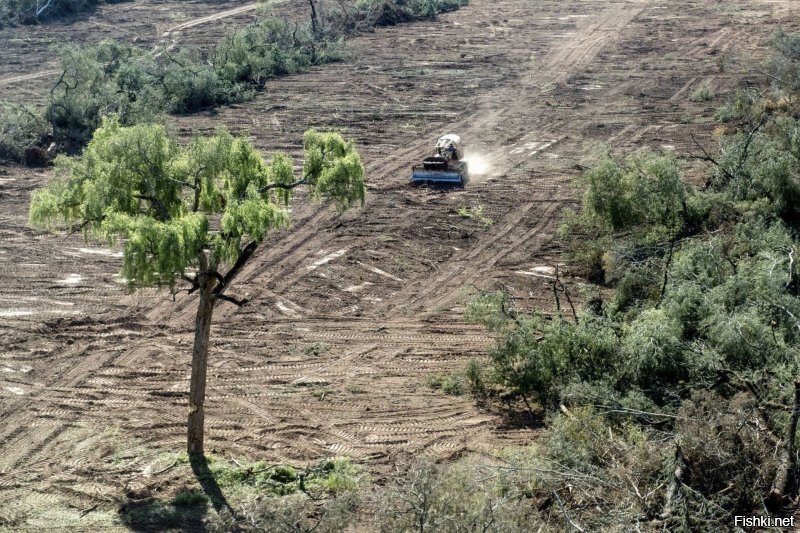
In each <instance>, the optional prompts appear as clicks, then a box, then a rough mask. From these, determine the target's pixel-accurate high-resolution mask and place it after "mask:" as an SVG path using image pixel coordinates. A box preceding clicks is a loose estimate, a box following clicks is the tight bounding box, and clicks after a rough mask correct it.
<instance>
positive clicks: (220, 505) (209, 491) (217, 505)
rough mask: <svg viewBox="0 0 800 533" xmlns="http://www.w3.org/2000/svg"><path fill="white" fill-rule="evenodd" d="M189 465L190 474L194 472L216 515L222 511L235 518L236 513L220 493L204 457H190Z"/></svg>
mask: <svg viewBox="0 0 800 533" xmlns="http://www.w3.org/2000/svg"><path fill="white" fill-rule="evenodd" d="M189 463H190V464H191V465H192V472H194V475H195V477H196V478H197V481H198V482H199V483H200V486H201V487H202V488H203V492H205V493H206V496H208V499H209V500H211V504H212V505H213V506H214V510H215V511H216V512H217V514H218V515H222V514H223V511H227V513H229V514H230V516H232V517H233V518H236V513H234V512H233V508H232V507H231V506H230V504H229V503H228V500H227V499H226V498H225V495H224V494H223V493H222V489H220V487H219V484H218V483H217V480H216V479H215V478H214V474H212V473H211V469H210V468H208V459H206V457H205V455H195V456H192V457H190V458H189Z"/></svg>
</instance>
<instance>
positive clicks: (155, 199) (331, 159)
mask: <svg viewBox="0 0 800 533" xmlns="http://www.w3.org/2000/svg"><path fill="white" fill-rule="evenodd" d="M303 141H304V148H305V162H304V165H303V174H302V176H301V177H299V178H298V177H296V176H295V174H294V169H293V166H292V161H291V159H290V158H289V157H288V156H286V155H284V154H280V153H279V154H275V155H274V156H273V157H272V160H271V161H270V162H269V163H266V162H265V161H264V159H263V158H262V157H261V155H260V154H259V153H258V151H256V150H255V148H253V146H252V145H251V144H250V142H248V141H247V140H246V139H242V138H235V137H233V136H232V135H231V134H230V133H228V132H227V131H221V132H219V133H217V134H216V135H214V136H211V137H203V138H196V139H194V140H193V141H192V142H190V143H188V144H187V145H181V144H179V143H178V142H177V141H176V139H175V138H173V137H172V136H171V135H170V134H168V132H167V131H166V130H165V128H164V127H163V126H159V125H153V124H144V125H137V126H133V127H122V126H121V125H120V124H119V122H118V121H117V120H116V119H115V118H108V119H105V120H104V122H103V124H102V126H101V127H100V128H99V129H97V131H96V132H95V133H94V136H93V138H92V140H91V142H90V143H89V145H88V146H87V147H86V149H85V150H84V152H83V155H82V156H81V157H79V158H69V157H66V156H61V157H59V158H58V159H57V160H56V176H57V178H56V180H55V181H54V182H53V183H52V184H50V185H49V186H48V187H46V188H43V189H39V190H36V191H34V193H33V196H32V199H31V207H30V221H31V223H32V224H33V225H36V226H39V227H43V228H49V229H53V228H56V227H59V226H61V225H62V224H63V225H64V226H67V227H71V228H72V230H73V231H83V232H84V236H85V237H86V238H89V237H90V236H91V237H95V238H100V239H106V240H108V241H109V242H110V243H111V244H112V245H114V244H115V243H116V242H120V241H121V242H122V244H123V246H124V255H123V268H122V275H123V276H124V277H125V278H126V279H127V280H128V283H129V284H130V287H131V288H138V287H153V286H168V287H170V288H172V289H173V290H175V287H176V283H177V282H179V281H183V282H188V283H189V284H190V287H189V288H188V292H189V293H190V294H193V293H197V294H198V295H199V299H198V306H197V317H196V320H195V334H194V335H195V336H194V350H193V354H192V377H191V383H190V388H189V425H188V442H187V449H188V452H189V454H190V455H191V456H199V455H203V421H204V412H203V404H204V401H205V389H206V366H207V359H208V343H209V335H210V332H211V317H212V314H213V312H214V307H215V305H216V304H217V303H219V302H221V301H226V302H231V303H233V304H235V305H239V306H241V305H243V304H244V303H245V302H246V301H239V300H237V299H235V298H233V297H232V296H230V295H229V294H227V292H228V289H229V288H230V287H231V284H232V283H233V281H234V279H235V278H236V276H237V274H239V272H241V270H242V268H243V267H244V265H245V264H246V263H247V261H248V260H249V259H250V258H251V257H253V254H254V252H255V251H256V248H257V247H258V245H259V244H260V243H261V242H262V241H263V239H264V237H265V236H266V235H267V233H268V232H269V231H270V230H274V229H278V228H282V227H285V226H287V225H288V223H289V211H288V207H289V202H290V200H291V198H292V192H293V190H294V189H295V188H297V187H300V186H305V187H307V188H308V189H309V191H310V193H311V196H312V197H315V198H323V199H329V200H332V201H333V202H335V204H336V206H337V207H338V208H339V209H340V210H345V209H347V208H349V207H351V206H352V205H354V204H360V205H363V203H364V199H365V194H366V189H365V186H364V167H363V165H362V164H361V158H360V157H359V155H358V153H357V152H356V151H355V149H354V148H353V145H352V143H350V142H347V141H345V140H344V139H343V138H342V137H341V136H340V135H339V134H338V133H320V132H317V131H315V130H309V131H307V132H306V133H305V135H304V138H303ZM62 227H63V226H62Z"/></svg>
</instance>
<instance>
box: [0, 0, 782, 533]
mask: <svg viewBox="0 0 800 533" xmlns="http://www.w3.org/2000/svg"><path fill="white" fill-rule="evenodd" d="M176 4H178V3H177V2H169V1H159V2H155V1H153V2H144V1H142V2H133V3H131V4H116V5H109V6H105V7H103V8H102V9H100V10H98V11H97V12H94V13H91V14H88V15H87V16H85V17H84V18H81V19H78V20H74V21H71V22H67V23H63V25H59V26H49V28H52V27H57V28H59V29H58V31H54V32H53V33H52V34H51V36H52V38H53V39H55V40H56V42H61V41H58V40H59V39H61V40H71V38H69V39H68V36H70V35H76V34H78V32H79V31H81V32H85V33H81V35H83V37H82V38H83V39H86V40H87V41H90V40H98V39H100V38H103V37H107V36H120V37H123V38H131V36H132V35H139V36H142V35H145V34H146V35H151V36H153V35H155V37H150V39H151V41H148V42H150V43H152V42H155V40H157V39H158V38H160V36H161V35H163V34H164V32H165V31H166V30H162V29H161V28H159V31H158V32H154V31H152V29H153V27H154V26H156V27H158V24H161V22H159V21H161V20H162V19H163V20H164V21H165V22H164V24H166V25H169V22H168V21H169V20H170V16H171V15H170V14H171V13H173V10H172V7H171V6H174V5H176ZM180 4H187V3H180ZM792 4H793V1H792V0H786V1H774V0H773V1H769V0H750V1H740V2H728V1H725V2H706V1H688V0H682V1H680V2H675V1H674V0H650V1H634V0H620V1H612V0H597V1H592V2H588V1H581V0H549V1H548V0H543V1H537V2H531V1H529V0H500V1H489V0H473V1H472V2H471V4H470V5H469V6H468V7H466V8H464V9H462V10H460V11H458V12H455V13H452V14H449V15H447V16H444V17H441V19H440V20H439V21H436V22H426V23H418V24H414V25H406V26H399V27H394V28H385V29H380V30H378V31H376V32H374V33H371V34H368V35H364V36H362V37H360V38H358V39H356V40H353V41H352V42H351V45H350V52H349V58H348V60H347V61H345V62H344V63H341V64H338V65H332V66H326V67H324V68H319V69H315V70H313V71H312V72H310V73H307V74H304V75H299V76H294V77H291V78H287V79H283V80H279V81H275V82H272V83H269V84H268V86H267V90H266V92H265V93H263V94H261V95H260V96H259V97H258V98H257V99H256V100H255V101H253V102H250V103H248V104H245V105H240V106H235V107H230V108H223V109H220V110H219V111H218V112H215V113H209V114H205V115H192V116H186V117H180V118H177V119H175V123H176V127H177V128H178V131H179V132H180V133H181V134H182V135H186V136H188V135H191V134H194V133H197V132H201V133H202V132H207V131H212V130H214V129H215V128H218V127H220V126H227V127H228V128H230V129H231V130H233V131H234V132H235V133H239V134H245V135H249V136H251V137H252V138H253V139H254V142H255V143H256V144H257V145H258V146H259V147H260V148H262V149H264V150H265V151H266V152H272V151H274V150H285V151H288V152H290V153H292V154H293V155H295V156H297V155H298V154H299V150H300V141H301V136H302V132H303V130H304V129H306V128H307V127H310V126H316V127H321V128H328V127H333V128H337V129H340V130H342V131H344V132H345V133H346V135H348V136H349V137H351V138H353V139H355V140H356V142H357V144H358V148H359V150H360V152H361V153H362V155H363V158H364V161H365V165H366V167H367V179H368V182H369V196H368V201H367V205H366V207H364V208H363V209H358V210H355V211H353V212H350V213H348V214H346V215H343V216H340V215H337V214H336V213H335V212H334V211H332V210H331V209H329V208H327V207H324V206H320V205H317V204H314V203H311V202H308V201H306V199H305V198H303V197H300V198H298V201H297V204H296V205H295V207H294V209H293V213H292V215H293V220H294V226H293V228H292V230H291V231H288V232H283V233H281V234H278V235H275V236H274V237H273V238H271V239H270V240H269V242H267V243H266V244H265V245H264V246H263V247H262V248H261V250H260V252H259V253H258V254H257V257H256V258H255V260H254V261H252V262H251V264H250V265H249V267H248V268H247V270H246V271H245V272H244V274H243V275H242V276H241V277H240V278H239V280H238V282H237V283H236V286H235V289H234V290H233V291H232V292H233V293H235V294H237V295H239V296H246V297H248V298H249V299H250V300H251V303H250V304H249V305H247V306H246V307H244V308H243V309H236V308H233V307H231V306H229V305H228V304H223V305H221V306H220V307H219V308H218V309H217V311H216V314H215V320H216V322H215V326H214V328H213V332H212V336H213V345H212V346H213V349H212V355H211V358H210V371H209V383H208V387H209V388H208V400H207V415H206V427H207V432H208V434H207V448H208V449H209V450H211V451H213V452H215V453H218V454H221V455H224V456H229V457H241V458H248V459H251V460H255V459H264V460H267V461H276V462H278V461H285V462H291V463H297V464H302V463H304V462H306V461H310V460H314V459H317V458H320V457H325V456H330V455H337V456H341V455H344V456H349V457H352V458H354V459H355V460H356V461H358V462H361V463H363V464H364V465H365V466H366V467H367V468H368V469H369V470H371V471H372V472H374V473H375V474H376V476H377V477H378V478H380V476H381V475H382V474H384V473H387V472H388V471H390V470H391V469H392V468H393V466H394V465H395V463H397V462H398V461H403V460H405V459H406V458H408V457H411V456H414V455H418V454H420V453H423V452H426V453H431V454H434V455H436V456H438V457H448V456H452V455H454V454H458V453H462V452H465V451H481V450H487V449H491V448H497V447H501V446H507V445H523V444H525V443H527V442H530V441H531V439H534V438H535V435H536V421H535V420H532V419H531V418H530V417H526V416H523V415H519V416H508V415H506V416H502V415H501V414H500V412H501V410H496V409H493V408H492V407H491V406H480V405H476V403H475V402H474V401H473V400H471V399H470V398H469V397H466V396H462V397H457V396H448V395H445V394H443V393H442V392H440V391H436V390H433V389H431V388H429V387H427V386H426V380H427V378H428V377H429V376H432V375H443V374H446V373H448V372H450V371H452V370H454V369H459V368H462V367H463V365H464V364H465V363H466V362H467V361H468V359H469V358H471V357H481V356H483V355H484V354H485V353H486V351H487V349H488V348H489V347H490V346H491V344H492V339H491V338H490V337H489V336H488V335H487V334H486V333H485V332H484V331H483V330H482V329H481V328H479V327H477V326H473V325H468V324H466V323H465V321H464V318H463V311H464V307H465V303H466V302H467V301H468V300H469V298H470V296H471V295H473V294H474V293H475V292H476V291H477V290H479V289H485V288H496V287H499V286H507V287H510V288H511V290H512V292H513V294H514V296H515V303H516V305H518V306H520V307H522V308H526V309H539V310H541V311H544V312H548V313H552V312H555V304H554V300H553V297H552V282H553V273H554V271H555V267H556V265H557V264H561V265H562V266H560V267H559V268H560V271H561V277H562V280H564V281H565V282H566V283H568V284H570V286H571V287H574V291H573V292H574V294H575V295H576V299H579V296H578V293H579V290H578V284H579V283H580V278H579V277H577V276H575V275H571V274H570V271H569V269H568V267H567V266H564V265H563V263H564V258H563V250H562V248H561V246H560V244H559V242H558V239H557V227H558V220H559V213H560V212H561V211H562V209H564V208H565V207H570V206H575V205H576V203H577V193H576V191H575V188H574V186H573V184H574V180H575V177H576V176H577V175H579V173H580V169H581V168H582V165H583V164H585V159H584V157H585V155H586V154H587V153H588V152H589V151H590V150H591V148H592V147H593V146H594V145H595V144H596V143H606V144H608V145H610V146H611V147H612V148H613V149H614V150H631V149H636V148H639V147H650V148H654V149H663V150H674V151H675V152H676V153H678V154H679V155H681V156H688V155H690V154H692V153H695V152H697V151H698V150H697V149H696V146H695V144H694V141H693V139H692V136H694V137H695V138H696V139H697V141H698V142H700V143H703V144H704V145H707V146H708V145H711V144H713V140H712V138H711V131H710V130H711V129H712V127H713V126H712V118H711V117H712V115H713V110H714V108H715V107H716V106H718V105H720V104H721V103H722V102H723V101H724V99H725V97H726V95H729V94H730V91H731V90H732V88H733V87H735V86H737V85H741V84H747V83H759V84H760V83H762V82H763V80H761V79H756V78H752V79H749V80H748V79H746V78H744V77H743V76H742V75H741V73H742V72H744V71H745V70H747V69H749V68H750V67H752V66H754V65H757V62H758V61H760V60H762V59H763V57H764V55H765V54H766V44H767V41H768V37H769V35H770V34H771V33H772V32H773V31H774V30H775V29H777V28H778V27H779V25H781V26H783V27H785V28H789V29H791V24H792V22H791V13H790V8H791V7H792ZM191 5H192V6H194V7H196V8H197V10H198V13H197V15H198V17H206V16H208V15H210V14H212V13H213V12H214V11H225V10H230V9H234V8H237V7H243V6H245V5H246V4H245V3H244V2H224V3H217V2H194V3H192V4H191ZM148 6H150V7H151V8H148ZM155 7H157V8H158V9H155ZM248 13H249V14H248ZM193 15H194V12H193ZM159 17H161V18H159ZM247 17H252V12H250V11H247V12H245V13H237V14H235V15H234V16H232V17H230V18H229V19H226V20H227V22H225V24H229V23H233V22H232V21H234V20H235V21H239V22H238V23H242V22H243V21H242V20H240V19H241V18H247ZM108 20H113V21H115V22H113V23H111V26H113V27H112V28H110V29H109V30H108V33H104V32H105V30H102V29H101V28H102V27H104V26H103V24H105V23H106V22H104V21H108ZM210 24H211V26H208V25H198V26H196V27H194V28H191V27H189V28H186V29H185V30H183V33H182V34H181V38H182V39H186V40H187V42H192V41H197V42H199V43H201V44H202V43H204V42H206V41H204V40H205V39H209V35H210V34H211V31H210V29H209V28H210V27H213V28H214V31H221V30H220V27H219V26H217V25H215V24H214V23H210ZM220 24H222V23H220ZM795 24H796V22H795ZM146 28H149V29H146ZM41 31H43V30H42V29H41V28H36V29H26V28H22V29H17V30H14V33H13V35H14V36H15V37H14V39H22V40H24V39H26V38H28V37H26V36H30V37H29V38H30V39H32V40H35V39H36V36H37V35H39V33H38V32H41ZM95 32H97V33H95ZM140 38H141V39H145V37H143V36H142V37H140ZM15 46H17V45H15ZM13 50H14V53H15V55H14V58H13V59H10V56H9V55H5V54H4V56H3V59H2V60H0V78H3V79H5V80H9V79H11V78H12V77H13V76H18V75H24V74H26V73H33V74H36V72H30V70H33V69H29V68H28V65H36V66H37V67H36V68H38V69H40V70H47V68H48V64H49V63H48V62H49V61H50V60H51V55H50V53H49V52H48V51H47V50H46V49H45V48H44V47H41V46H37V47H33V48H32V49H30V50H26V49H25V48H14V49H13ZM13 62H18V64H17V66H16V67H15V64H14V63H13ZM23 64H24V65H25V68H22V67H23ZM43 77H44V76H42V77H40V78H36V79H39V80H41V79H43ZM6 83H7V86H12V85H14V83H16V82H14V83H9V82H6ZM703 83H705V84H707V85H708V86H709V87H711V88H712V89H713V90H714V92H715V93H716V98H715V99H714V100H713V101H710V102H694V101H692V100H691V98H690V97H691V95H692V93H693V92H694V91H695V90H696V89H697V87H698V86H699V85H701V84H703ZM34 85H35V84H33V85H32V86H34ZM5 87H6V86H3V87H0V90H4V91H5V90H6V89H5ZM37 90H38V89H37ZM448 132H454V133H458V134H460V135H461V136H462V138H463V139H464V140H465V143H466V149H467V153H468V157H469V158H471V161H472V164H473V169H475V168H476V167H478V166H479V163H481V162H482V163H485V165H486V168H485V170H484V171H483V172H482V173H481V174H479V175H476V176H475V177H474V179H473V182H472V183H471V184H470V185H469V186H468V187H467V188H466V189H464V190H450V191H437V190H430V189H413V188H410V187H408V186H407V183H406V181H407V177H408V171H409V167H410V165H411V164H412V163H413V162H415V161H417V160H419V159H420V158H422V157H424V156H425V155H426V153H427V151H428V150H429V149H430V147H431V145H432V143H433V142H434V141H435V139H436V138H437V136H438V135H440V134H443V133H448ZM696 165H699V163H696ZM689 172H690V173H692V172H696V168H695V167H693V166H690V167H689ZM48 178H49V173H48V171H31V170H24V169H19V168H5V169H0V204H1V205H2V209H1V210H0V236H1V237H0V287H2V294H3V296H4V297H3V298H2V299H0V420H2V424H0V501H3V502H7V503H6V504H4V505H2V506H0V527H2V524H3V523H4V521H5V523H7V524H10V523H15V524H17V526H16V527H30V528H35V527H40V526H43V525H47V524H53V523H56V524H58V523H61V524H70V526H71V527H75V528H78V527H85V528H87V529H92V528H96V527H100V526H103V527H112V526H114V525H115V524H116V525H119V523H118V522H115V518H114V517H115V513H116V511H117V509H118V507H119V505H120V501H123V500H124V498H125V494H126V493H128V492H129V491H130V490H133V489H132V487H134V488H135V487H139V486H150V487H152V486H158V485H161V484H166V483H167V478H166V477H165V476H168V475H169V472H168V471H167V472H166V473H160V471H161V470H162V469H163V468H164V467H165V466H168V465H169V462H170V460H171V459H170V458H169V457H170V456H169V455H168V453H169V452H174V451H179V450H181V449H182V448H183V439H184V424H185V421H186V420H185V415H186V410H187V401H186V391H187V387H188V375H189V355H190V354H189V352H190V347H191V342H192V328H193V317H194V305H195V301H194V300H192V299H191V298H189V297H186V296H181V295H179V296H178V297H177V298H176V300H175V301H174V302H173V300H172V298H171V297H170V296H169V295H168V294H166V293H165V292H159V291H148V292H144V293H139V294H136V295H128V294H126V292H125V289H124V287H123V286H122V285H121V284H120V283H119V282H118V281H119V280H118V277H117V276H116V274H117V272H118V269H119V263H120V258H119V254H118V253H116V252H115V251H113V250H110V249H107V248H102V247H98V246H95V245H91V244H86V243H84V242H83V240H82V239H81V238H80V237H79V236H65V235H62V236H52V235H45V234H42V233H40V232H37V231H34V230H32V229H29V228H28V227H27V220H26V212H27V204H28V201H29V197H30V192H31V190H32V189H34V188H35V187H37V186H40V185H42V184H43V183H45V182H46V181H47V179H48ZM479 206H483V213H484V215H485V217H487V219H488V220H486V222H482V221H481V220H478V219H477V218H465V217H463V216H461V215H460V214H459V208H461V207H465V208H467V209H473V208H478V207H479ZM462 211H463V210H462ZM502 411H503V412H506V411H505V410H502ZM165 453H166V454H167V455H166V456H165ZM165 457H166V458H165Z"/></svg>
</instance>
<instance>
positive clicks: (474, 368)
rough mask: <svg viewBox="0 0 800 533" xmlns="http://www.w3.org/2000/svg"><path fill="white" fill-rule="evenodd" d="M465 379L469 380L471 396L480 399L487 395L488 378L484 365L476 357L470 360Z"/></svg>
mask: <svg viewBox="0 0 800 533" xmlns="http://www.w3.org/2000/svg"><path fill="white" fill-rule="evenodd" d="M464 377H466V379H467V385H468V387H469V391H470V393H471V394H473V395H474V396H479V397H480V396H485V395H486V393H487V390H486V378H485V376H484V368H483V365H482V364H481V362H480V361H478V360H477V359H475V358H474V357H473V358H472V359H470V360H469V362H468V363H467V367H466V369H465V370H464Z"/></svg>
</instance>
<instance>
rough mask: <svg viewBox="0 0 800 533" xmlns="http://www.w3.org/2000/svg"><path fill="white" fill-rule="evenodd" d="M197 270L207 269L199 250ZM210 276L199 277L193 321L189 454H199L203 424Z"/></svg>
mask: <svg viewBox="0 0 800 533" xmlns="http://www.w3.org/2000/svg"><path fill="white" fill-rule="evenodd" d="M199 263H200V265H199V266H200V272H205V271H207V270H208V259H207V258H206V255H205V253H203V252H200V260H199ZM214 283H215V280H214V278H212V277H210V276H208V275H203V276H202V278H201V280H200V291H199V292H200V302H199V303H198V305H197V317H196V318H195V325H194V350H193V352H192V379H191V382H190V384H189V429H188V434H187V451H188V452H189V455H190V456H199V455H203V453H204V452H203V427H204V419H205V413H204V411H203V404H204V403H205V399H206V367H207V366H208V339H209V336H210V334H211V316H212V314H213V312H214V294H213V292H212V291H213V290H214Z"/></svg>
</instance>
